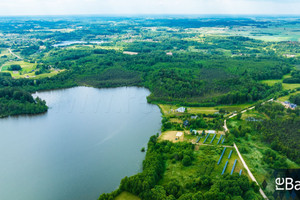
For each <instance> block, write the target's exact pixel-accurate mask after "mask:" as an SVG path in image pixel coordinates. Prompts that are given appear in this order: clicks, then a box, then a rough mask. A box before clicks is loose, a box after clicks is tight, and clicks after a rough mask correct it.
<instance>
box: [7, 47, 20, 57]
mask: <svg viewBox="0 0 300 200" xmlns="http://www.w3.org/2000/svg"><path fill="white" fill-rule="evenodd" d="M7 50H8V51H9V53H10V54H11V55H13V56H16V57H17V58H19V59H21V60H23V58H22V57H20V56H18V55H17V54H15V53H14V52H12V50H11V49H10V48H8V49H7Z"/></svg>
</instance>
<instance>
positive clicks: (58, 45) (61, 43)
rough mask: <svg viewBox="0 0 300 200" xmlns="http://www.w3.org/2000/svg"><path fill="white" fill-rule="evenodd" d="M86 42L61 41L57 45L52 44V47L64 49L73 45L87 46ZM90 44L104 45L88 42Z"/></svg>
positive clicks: (97, 42) (98, 42)
mask: <svg viewBox="0 0 300 200" xmlns="http://www.w3.org/2000/svg"><path fill="white" fill-rule="evenodd" d="M87 43H88V42H86V41H63V42H60V43H57V44H54V45H53V47H65V46H69V45H73V44H87ZM89 43H91V44H102V43H105V42H104V41H90V42H89Z"/></svg>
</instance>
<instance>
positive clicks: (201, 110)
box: [158, 104, 252, 116]
mask: <svg viewBox="0 0 300 200" xmlns="http://www.w3.org/2000/svg"><path fill="white" fill-rule="evenodd" d="M251 105H252V104H240V105H220V106H216V107H187V113H189V114H214V113H216V112H218V111H219V110H220V109H221V108H222V109H224V110H226V111H228V112H233V111H240V110H243V109H245V108H247V107H250V106H251ZM158 106H159V107H160V108H161V111H162V112H163V114H164V115H166V116H171V115H181V114H182V113H178V112H176V111H175V110H176V109H177V108H179V107H180V106H176V105H168V104H158Z"/></svg>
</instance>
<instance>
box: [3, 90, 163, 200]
mask: <svg viewBox="0 0 300 200" xmlns="http://www.w3.org/2000/svg"><path fill="white" fill-rule="evenodd" d="M35 95H37V96H39V97H41V98H42V99H45V100H46V101H47V105H48V106H49V107H50V109H49V111H48V112H47V113H46V114H42V115H37V116H21V117H10V118H5V119H0V130H1V131H0V161H1V165H0V199H1V200H92V199H93V200H94V199H97V198H98V197H99V195H100V194H101V193H103V192H111V191H113V190H114V189H116V188H117V187H118V185H119V183H120V180H121V179H122V178H123V177H124V176H130V175H133V174H136V173H137V172H139V171H141V165H142V160H143V159H144V156H145V153H142V152H140V149H141V148H142V147H146V144H147V142H148V139H149V137H150V136H151V135H154V134H156V133H157V132H158V131H159V129H160V126H161V124H160V121H161V114H160V111H159V108H158V107H157V106H155V105H151V104H148V103H147V102H146V96H147V95H149V91H148V90H146V89H144V88H136V87H122V88H114V89H95V88H88V87H76V88H71V89H64V90H55V91H47V92H39V93H37V94H35Z"/></svg>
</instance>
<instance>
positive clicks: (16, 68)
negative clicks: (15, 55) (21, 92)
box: [8, 65, 22, 71]
mask: <svg viewBox="0 0 300 200" xmlns="http://www.w3.org/2000/svg"><path fill="white" fill-rule="evenodd" d="M21 69H22V67H21V66H20V65H10V67H8V70H9V71H19V70H21Z"/></svg>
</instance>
